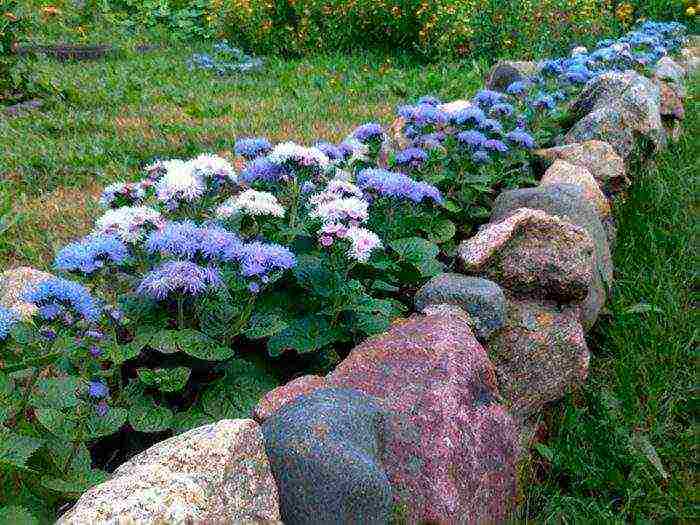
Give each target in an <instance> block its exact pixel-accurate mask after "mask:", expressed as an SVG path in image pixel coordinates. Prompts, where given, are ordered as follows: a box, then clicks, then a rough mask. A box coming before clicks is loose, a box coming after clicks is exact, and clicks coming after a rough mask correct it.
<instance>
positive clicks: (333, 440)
mask: <svg viewBox="0 0 700 525" xmlns="http://www.w3.org/2000/svg"><path fill="white" fill-rule="evenodd" d="M385 417H386V412H385V410H384V409H383V408H382V406H381V404H380V403H378V402H377V401H376V400H374V399H372V398H371V397H370V396H367V395H365V394H363V393H362V392H359V391H357V390H352V389H337V388H330V389H322V390H317V391H316V392H313V393H311V394H308V395H305V396H300V397H298V398H296V399H295V400H293V401H292V402H291V403H289V404H288V405H286V406H284V407H283V408H282V409H281V410H279V411H278V412H276V413H275V414H274V415H272V416H271V417H270V418H269V419H267V421H265V423H263V427H262V428H263V433H264V434H265V443H266V449H267V454H268V456H269V458H270V463H271V465H272V470H273V472H274V474H275V478H276V480H277V486H278V487H279V493H280V507H281V511H282V519H283V521H284V523H285V524H286V525H296V524H299V525H302V524H303V525H312V524H319V525H321V524H328V523H338V524H340V523H367V524H377V525H379V524H384V523H388V522H389V519H390V516H391V511H392V489H391V484H390V483H389V479H388V478H387V475H386V473H385V472H384V469H383V467H382V463H381V453H382V447H383V442H382V439H383V434H384V430H383V428H384V425H385Z"/></svg>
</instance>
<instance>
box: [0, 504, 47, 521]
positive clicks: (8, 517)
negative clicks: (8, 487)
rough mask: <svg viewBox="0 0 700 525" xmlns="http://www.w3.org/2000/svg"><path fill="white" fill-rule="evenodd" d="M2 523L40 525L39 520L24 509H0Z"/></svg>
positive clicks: (15, 507) (13, 507)
mask: <svg viewBox="0 0 700 525" xmlns="http://www.w3.org/2000/svg"><path fill="white" fill-rule="evenodd" d="M0 523H7V524H8V525H9V524H12V525H39V520H38V519H37V518H36V517H34V515H33V514H32V513H31V512H29V511H28V510H27V509H25V508H24V507H17V506H14V505H13V506H11V507H0Z"/></svg>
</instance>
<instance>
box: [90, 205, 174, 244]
mask: <svg viewBox="0 0 700 525" xmlns="http://www.w3.org/2000/svg"><path fill="white" fill-rule="evenodd" d="M162 222H163V221H162V218H161V215H160V213H159V212H158V211H156V210H154V209H153V208H148V207H146V206H122V207H121V208H117V209H114V210H108V211H107V212H105V214H104V215H102V217H100V218H99V219H97V221H95V233H103V234H104V233H111V234H115V235H117V236H119V238H121V239H122V240H123V241H124V242H131V243H133V242H137V241H140V240H141V239H143V237H144V234H145V232H146V231H147V230H148V229H152V228H158V227H159V226H160V225H161V224H162Z"/></svg>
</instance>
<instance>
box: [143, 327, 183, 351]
mask: <svg viewBox="0 0 700 525" xmlns="http://www.w3.org/2000/svg"><path fill="white" fill-rule="evenodd" d="M146 344H147V345H148V346H150V347H151V348H153V349H154V350H157V351H158V352H160V353H161V354H177V353H178V352H180V351H181V350H182V348H181V347H180V337H179V331H178V330H159V331H157V332H155V333H154V334H152V335H151V336H150V338H149V339H148V343H146Z"/></svg>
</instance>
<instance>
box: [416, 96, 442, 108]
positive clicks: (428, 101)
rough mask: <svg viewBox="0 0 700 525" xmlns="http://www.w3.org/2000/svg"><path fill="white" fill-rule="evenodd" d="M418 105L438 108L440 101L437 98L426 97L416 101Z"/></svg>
mask: <svg viewBox="0 0 700 525" xmlns="http://www.w3.org/2000/svg"><path fill="white" fill-rule="evenodd" d="M418 104H419V105H425V106H439V105H440V104H441V101H440V99H439V98H437V97H433V96H431V95H426V96H423V97H421V98H419V99H418Z"/></svg>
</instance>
